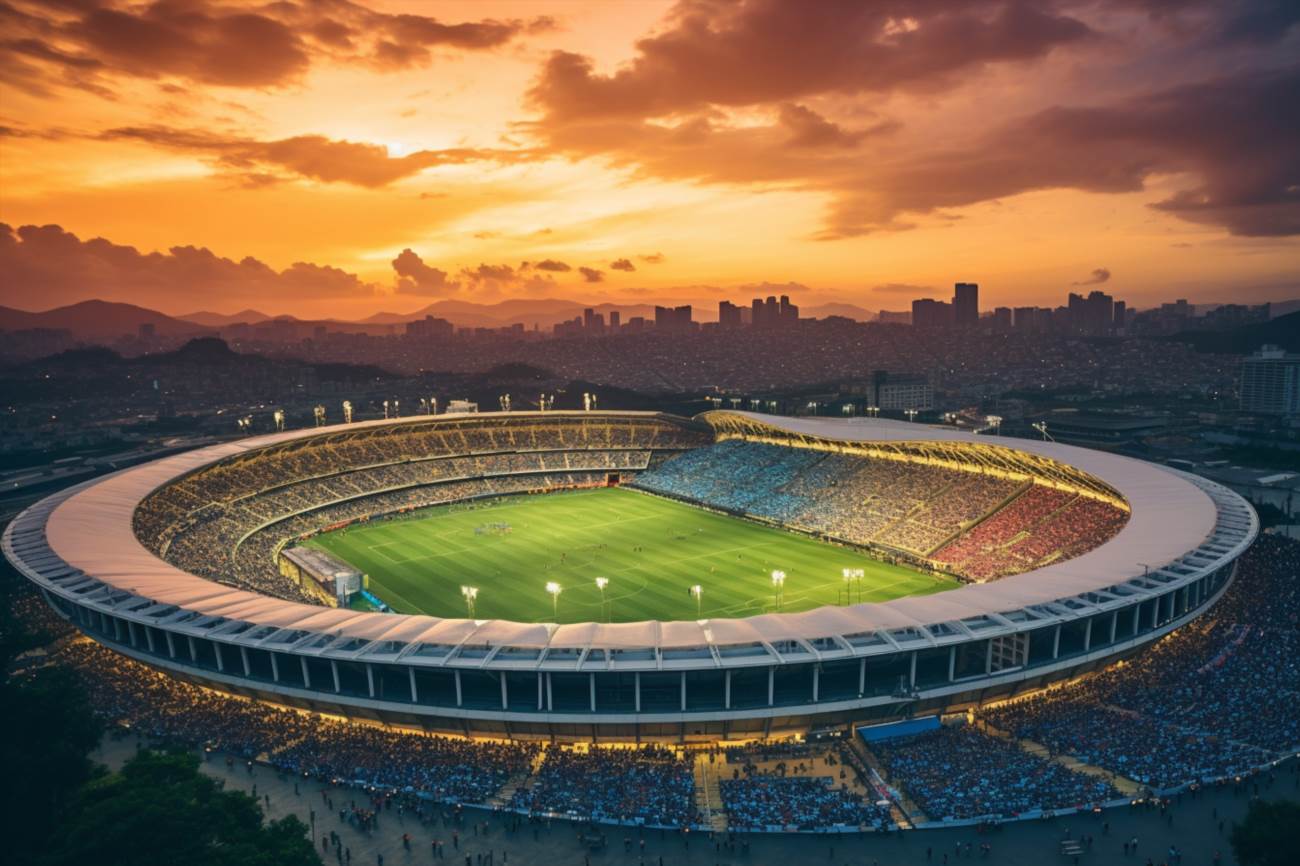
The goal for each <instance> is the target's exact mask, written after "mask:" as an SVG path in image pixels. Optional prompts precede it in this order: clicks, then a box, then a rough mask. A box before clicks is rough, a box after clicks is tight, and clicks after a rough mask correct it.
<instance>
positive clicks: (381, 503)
mask: <svg viewBox="0 0 1300 866" xmlns="http://www.w3.org/2000/svg"><path fill="white" fill-rule="evenodd" d="M1257 530H1258V522H1257V519H1256V517H1255V515H1254V512H1253V511H1252V509H1251V508H1250V507H1249V506H1248V505H1247V504H1246V503H1245V502H1244V501H1243V500H1242V499H1241V498H1240V497H1238V496H1237V495H1236V494H1234V493H1232V492H1231V491H1229V490H1227V489H1226V488H1223V487H1221V486H1218V485H1216V484H1213V483H1211V482H1208V481H1206V480H1204V479H1201V478H1198V477H1194V476H1191V475H1187V474H1183V473H1181V472H1177V471H1175V470H1172V469H1168V468H1166V467H1162V466H1157V465H1154V464H1149V463H1144V462H1141V461H1137V460H1133V459H1130V458H1126V457H1120V456H1115V455H1111V454H1106V453H1103V452H1098V451H1092V450H1085V449H1080V448H1073V447H1069V446H1065V445H1060V444H1057V443H1054V442H1047V441H1044V442H1038V441H1028V440H1009V439H1007V440H1004V439H1000V438H997V437H989V436H975V435H971V434H967V433H963V432H959V431H956V430H953V429H948V428H932V427H927V426H923V425H918V424H912V423H901V422H894V421H888V420H883V419H852V420H836V419H820V418H784V417H774V416H765V415H759V414H752V413H745V412H733V411H713V412H706V413H704V414H702V415H700V416H697V417H695V418H683V417H676V416H671V415H666V414H660V413H648V412H617V411H600V412H597V411H590V412H565V411H550V412H516V413H482V414H477V413H475V414H460V415H439V416H422V417H414V418H405V419H400V420H381V421H371V422H359V423H355V424H351V425H346V426H334V427H321V428H316V429H307V430H298V431H292V432H283V433H277V434H273V435H268V436H262V437H255V438H251V439H245V440H241V441H236V442H231V443H226V444H221V445H216V446H212V447H208V448H203V449H200V450H196V451H192V452H188V453H184V454H180V455H177V456H173V457H168V458H165V459H162V460H158V461H156V462H154V463H149V464H145V465H142V466H138V467H134V468H130V469H126V470H123V471H120V472H118V473H116V474H113V475H110V476H106V477H104V478H100V479H97V480H94V481H92V482H89V483H86V484H83V485H80V486H78V487H74V488H71V489H68V490H65V491H62V492H60V493H58V494H55V495H53V496H51V497H49V498H47V499H45V500H43V501H41V502H40V503H38V504H36V505H35V506H32V507H31V508H29V509H28V510H27V511H25V512H24V513H23V514H21V515H20V516H19V517H18V518H16V519H15V520H14V521H13V522H12V523H11V525H10V526H9V528H8V530H7V531H6V533H5V536H4V550H5V554H6V556H7V557H9V559H10V560H11V561H12V562H13V563H14V564H15V566H16V567H17V568H18V569H19V570H20V571H21V572H22V573H23V574H24V575H25V576H26V577H27V578H29V579H30V580H31V581H32V582H34V583H35V584H36V586H37V587H38V588H39V590H40V592H41V594H42V595H43V597H44V598H45V600H46V601H47V602H48V603H49V604H50V605H51V606H52V607H53V608H55V610H56V611H58V612H59V613H60V614H61V615H62V616H64V617H65V618H67V619H68V620H70V621H71V622H72V623H74V624H75V625H76V626H77V627H78V628H79V629H80V630H81V631H83V632H84V633H85V634H86V635H88V636H90V637H91V638H93V639H94V640H95V641H97V642H99V643H101V644H103V645H104V646H106V647H108V648H110V649H112V650H114V651H116V652H118V653H121V654H123V655H126V656H129V657H130V658H132V659H135V660H137V661H139V662H143V663H145V664H147V665H150V666H152V667H154V668H156V669H159V670H161V671H164V672H166V673H167V674H169V675H171V676H172V677H175V678H178V679H181V680H185V681H189V682H191V683H195V684H199V685H203V686H207V687H211V688H214V689H219V690H222V691H225V692H230V693H234V694H237V695H242V696H246V697H251V698H256V699H259V700H262V701H266V702H271V703H274V704H279V705H283V706H288V707H294V708H300V709H310V710H314V711H319V712H322V713H327V714H331V715H335V716H344V717H350V718H356V719H366V720H372V721H379V722H383V723H387V724H392V725H398V726H404V727H409V728H414V729H422V730H425V731H429V732H441V733H454V734H468V735H475V736H487V737H498V738H510V739H515V740H524V741H526V740H537V739H548V740H575V741H588V742H592V741H638V742H645V741H660V742H668V743H690V742H697V743H701V742H715V741H722V740H744V739H756V738H766V737H772V736H777V735H781V734H784V733H791V732H801V733H807V732H810V731H817V730H820V729H827V728H844V727H846V726H848V725H861V724H871V723H878V722H883V721H890V720H898V719H909V718H916V717H922V716H926V715H933V714H938V713H946V712H953V711H958V710H962V709H964V708H969V707H975V706H979V705H983V704H986V703H989V702H992V701H999V700H1003V699H1007V698H1011V697H1014V696H1016V695H1019V694H1024V693H1029V692H1033V691H1036V690H1039V689H1042V688H1044V687H1045V686H1048V685H1050V684H1052V683H1056V682H1062V681H1066V680H1070V679H1072V678H1075V677H1078V676H1080V675H1081V674H1084V673H1086V672H1090V671H1095V670H1099V669H1101V668H1104V667H1106V666H1108V665H1110V664H1112V663H1113V662H1115V661H1116V660H1118V659H1122V658H1124V657H1127V656H1130V655H1132V654H1134V653H1135V651H1137V650H1139V649H1140V648H1142V647H1144V646H1146V645H1148V644H1151V643H1153V642H1156V641H1158V640H1159V639H1160V638H1161V637H1163V636H1165V635H1167V634H1169V633H1170V632H1171V631H1173V630H1174V629H1177V628H1178V627H1179V626H1181V625H1183V624H1185V623H1187V622H1189V621H1190V620H1192V619H1193V618H1195V617H1197V616H1198V615H1199V614H1201V613H1203V612H1204V611H1206V610H1207V609H1208V608H1209V607H1210V606H1211V605H1213V604H1215V602H1216V601H1217V600H1218V599H1219V597H1220V596H1221V595H1222V594H1223V593H1224V592H1225V590H1226V589H1227V588H1228V587H1229V585H1230V584H1231V583H1232V581H1233V578H1234V572H1235V567H1236V561H1237V558H1238V557H1239V556H1240V555H1241V554H1242V552H1243V551H1245V550H1246V549H1247V548H1248V547H1249V546H1250V544H1251V542H1252V541H1253V540H1254V538H1255V536H1256V533H1257ZM597 578H601V579H602V582H600V583H598V582H597Z"/></svg>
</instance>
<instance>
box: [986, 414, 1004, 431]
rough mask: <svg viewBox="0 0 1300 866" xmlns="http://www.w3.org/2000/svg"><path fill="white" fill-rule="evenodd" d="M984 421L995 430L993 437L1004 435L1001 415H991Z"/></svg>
mask: <svg viewBox="0 0 1300 866" xmlns="http://www.w3.org/2000/svg"><path fill="white" fill-rule="evenodd" d="M984 421H985V423H987V424H988V425H989V426H990V427H992V428H993V435H994V436H997V435H1000V434H1001V433H1002V416H1001V415H989V416H987V417H985V419H984Z"/></svg>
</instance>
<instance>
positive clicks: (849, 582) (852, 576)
mask: <svg viewBox="0 0 1300 866" xmlns="http://www.w3.org/2000/svg"><path fill="white" fill-rule="evenodd" d="M840 574H842V575H843V576H844V601H845V602H848V603H851V602H852V599H853V592H852V588H853V584H854V582H855V581H856V582H857V585H858V601H862V578H863V577H865V576H866V571H864V570H863V569H861V568H845V569H843V570H842V571H841V572H840Z"/></svg>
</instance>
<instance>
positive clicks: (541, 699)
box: [537, 671, 546, 712]
mask: <svg viewBox="0 0 1300 866" xmlns="http://www.w3.org/2000/svg"><path fill="white" fill-rule="evenodd" d="M545 676H546V675H545V674H543V673H542V672H541V671H538V672H537V710H538V712H541V711H542V710H544V709H546V698H545V696H544V695H543V693H542V680H543V679H545Z"/></svg>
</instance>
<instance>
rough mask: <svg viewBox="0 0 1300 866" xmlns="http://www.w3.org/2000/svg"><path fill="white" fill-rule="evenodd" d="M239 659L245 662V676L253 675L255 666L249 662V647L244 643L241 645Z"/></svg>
mask: <svg viewBox="0 0 1300 866" xmlns="http://www.w3.org/2000/svg"><path fill="white" fill-rule="evenodd" d="M239 660H240V661H241V662H243V664H244V676H246V677H251V676H252V675H253V666H252V665H250V664H249V663H248V647H246V646H244V645H243V644H240V645H239Z"/></svg>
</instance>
